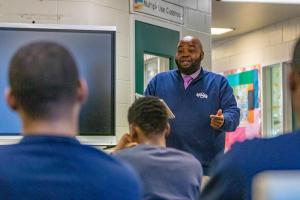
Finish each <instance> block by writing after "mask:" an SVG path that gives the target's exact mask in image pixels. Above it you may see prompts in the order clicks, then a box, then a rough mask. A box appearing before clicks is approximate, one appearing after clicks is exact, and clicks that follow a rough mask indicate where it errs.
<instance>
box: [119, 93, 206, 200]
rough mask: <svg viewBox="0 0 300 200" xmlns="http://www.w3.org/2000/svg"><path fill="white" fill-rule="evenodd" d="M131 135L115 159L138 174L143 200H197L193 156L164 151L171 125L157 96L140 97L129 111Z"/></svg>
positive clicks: (197, 167)
mask: <svg viewBox="0 0 300 200" xmlns="http://www.w3.org/2000/svg"><path fill="white" fill-rule="evenodd" d="M128 122H129V126H130V134H125V135H124V136H123V137H122V139H121V140H120V142H119V144H118V145H117V148H116V150H120V149H123V148H124V147H125V146H133V145H134V144H135V145H137V146H135V147H132V148H127V149H124V150H121V151H118V152H117V153H116V154H115V156H116V157H117V158H119V159H121V160H124V161H126V162H128V163H129V164H130V165H131V166H132V167H133V168H134V169H135V170H136V172H137V173H138V174H139V175H140V178H141V180H142V186H143V199H144V200H157V199H189V200H193V199H198V197H199V191H200V190H199V189H200V184H201V176H202V168H201V164H200V163H199V162H198V160H197V159H196V158H194V157H193V156H192V155H190V154H188V153H185V152H183V151H179V150H176V149H173V148H166V139H165V138H166V137H167V136H168V135H169V131H170V126H169V124H168V115H167V111H166V107H165V106H164V104H163V103H162V102H161V101H160V100H159V99H158V98H156V97H150V96H149V97H142V98H139V99H138V100H137V101H136V102H134V103H133V105H132V106H131V107H130V109H129V111H128Z"/></svg>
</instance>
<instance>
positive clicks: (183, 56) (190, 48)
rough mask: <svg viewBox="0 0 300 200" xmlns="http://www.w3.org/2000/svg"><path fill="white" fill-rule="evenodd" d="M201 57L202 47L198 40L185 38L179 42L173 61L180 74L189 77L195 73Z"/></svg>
mask: <svg viewBox="0 0 300 200" xmlns="http://www.w3.org/2000/svg"><path fill="white" fill-rule="evenodd" d="M203 57H204V52H203V47H202V44H201V42H200V40H199V39H198V38H195V37H192V36H185V37H184V38H183V39H181V40H180V41H179V43H178V46H177V52H176V58H175V60H176V64H177V66H178V69H179V70H180V71H181V73H183V74H187V75H190V74H193V73H194V72H196V71H197V70H198V69H199V68H200V64H201V61H202V59H203Z"/></svg>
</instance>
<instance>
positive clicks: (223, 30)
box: [211, 28, 234, 35]
mask: <svg viewBox="0 0 300 200" xmlns="http://www.w3.org/2000/svg"><path fill="white" fill-rule="evenodd" d="M233 30H234V29H232V28H211V34H212V35H222V34H225V33H228V32H231V31H233Z"/></svg>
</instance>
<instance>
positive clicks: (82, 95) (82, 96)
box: [77, 80, 88, 103]
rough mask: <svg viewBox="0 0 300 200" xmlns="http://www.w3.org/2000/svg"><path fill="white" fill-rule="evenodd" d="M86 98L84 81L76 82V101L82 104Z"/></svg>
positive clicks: (86, 91)
mask: <svg viewBox="0 0 300 200" xmlns="http://www.w3.org/2000/svg"><path fill="white" fill-rule="evenodd" d="M87 98H88V86H87V83H86V81H85V80H79V81H78V88H77V99H78V101H79V102H80V103H84V102H85V101H86V100H87Z"/></svg>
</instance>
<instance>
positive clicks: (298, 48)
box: [292, 39, 300, 72]
mask: <svg viewBox="0 0 300 200" xmlns="http://www.w3.org/2000/svg"><path fill="white" fill-rule="evenodd" d="M292 67H293V68H294V69H296V70H297V71H298V72H300V39H298V41H297V43H296V45H295V48H294V54H293V60H292Z"/></svg>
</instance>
